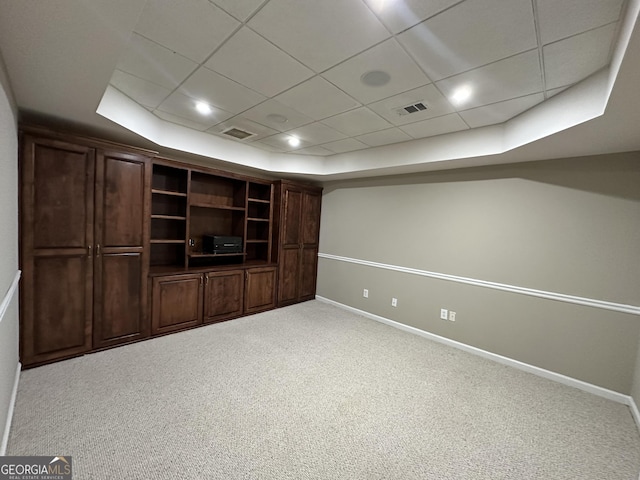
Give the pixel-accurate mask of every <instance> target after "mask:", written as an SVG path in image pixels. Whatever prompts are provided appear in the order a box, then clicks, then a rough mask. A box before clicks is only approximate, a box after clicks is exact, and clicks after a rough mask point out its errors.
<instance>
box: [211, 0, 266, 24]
mask: <svg viewBox="0 0 640 480" xmlns="http://www.w3.org/2000/svg"><path fill="white" fill-rule="evenodd" d="M213 3H215V4H216V5H218V6H219V7H220V8H222V9H223V10H225V11H226V12H227V13H229V14H231V15H233V16H234V17H236V18H237V19H238V20H240V21H241V22H244V21H245V20H246V19H247V18H249V16H250V15H251V14H252V13H253V12H255V11H256V10H257V9H258V7H259V6H260V5H262V4H263V3H264V0H213Z"/></svg>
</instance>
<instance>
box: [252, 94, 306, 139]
mask: <svg viewBox="0 0 640 480" xmlns="http://www.w3.org/2000/svg"><path fill="white" fill-rule="evenodd" d="M242 116H243V117H244V118H247V119H249V120H252V121H254V122H257V123H260V124H262V125H265V126H267V127H271V128H273V129H275V130H278V131H279V132H286V131H287V130H291V129H294V128H298V127H301V126H302V125H306V124H308V123H313V119H312V118H309V117H307V116H306V115H303V114H301V113H300V112H297V111H296V110H293V109H292V108H289V107H287V106H285V105H282V104H281V103H279V102H276V101H275V100H273V99H272V100H267V101H266V102H263V103H261V104H260V105H256V106H255V107H253V108H251V109H249V110H247V111H246V112H244V113H243V114H242ZM278 116H279V117H282V118H284V119H285V121H284V122H283V121H280V120H281V119H280V118H277V117H278Z"/></svg>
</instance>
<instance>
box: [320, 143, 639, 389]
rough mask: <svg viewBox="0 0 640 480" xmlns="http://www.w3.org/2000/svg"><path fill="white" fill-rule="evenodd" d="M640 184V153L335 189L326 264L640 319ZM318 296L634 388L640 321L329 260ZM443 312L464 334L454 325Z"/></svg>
mask: <svg viewBox="0 0 640 480" xmlns="http://www.w3.org/2000/svg"><path fill="white" fill-rule="evenodd" d="M639 185H640V153H638V152H636V153H629V154H618V155H608V156H601V157H588V158H578V159H565V160H553V161H547V162H532V163H526V164H517V165H507V166H496V167H483V168H477V169H467V170H459V171H448V172H434V173H425V174H419V175H410V176H400V177H387V178H377V179H368V180H367V179H364V180H352V181H344V182H335V183H328V184H326V185H325V191H324V197H323V205H322V223H321V235H320V252H321V253H325V254H331V255H338V256H344V257H350V258H356V259H361V260H368V261H373V262H379V263H384V264H391V265H396V266H401V267H409V268H415V269H420V270H426V271H431V272H437V273H443V274H448V275H456V276H461V277H469V278H473V279H478V280H483V281H490V282H498V283H502V284H508V285H514V286H518V287H525V288H530V289H537V290H545V291H551V292H557V293H561V294H568V295H574V296H580V297H587V298H592V299H596V300H601V301H606V302H615V303H621V304H629V305H635V306H640V289H639V288H638V285H640V255H638V249H639V245H640V187H638V186H639ZM364 288H368V289H369V294H370V296H369V299H364V298H363V297H362V290H363V289H364ZM318 295H320V296H323V297H326V298H329V299H331V300H335V301H337V302H340V303H343V304H346V305H349V306H352V307H355V308H359V309H362V310H365V311H367V312H370V313H374V314H377V315H381V316H383V317H386V318H390V319H392V320H395V321H398V322H401V323H404V324H407V325H411V326H414V327H417V328H420V329H423V330H426V331H429V332H432V333H435V334H438V335H442V336H445V337H448V338H451V339H453V340H457V341H460V342H463V343H466V344H469V345H472V346H475V347H478V348H482V349H485V350H488V351H490V352H494V353H497V354H500V355H504V356H507V357H511V358H513V359H516V360H519V361H522V362H526V363H529V364H532V365H535V366H538V367H541V368H545V369H548V370H551V371H554V372H558V373H561V374H564V375H568V376H570V377H574V378H577V379H580V380H583V381H586V382H589V383H593V384H595V385H599V386H602V387H605V388H609V389H612V390H615V391H618V392H621V393H624V394H629V393H630V392H631V389H632V383H633V379H634V371H635V368H636V357H637V351H638V338H639V335H640V317H639V316H637V315H632V314H628V313H619V312H613V311H609V310H604V309H600V308H594V307H586V306H580V305H573V304H569V303H563V302H559V301H554V300H547V299H541V298H535V297H531V296H526V295H521V294H517V293H511V292H504V291H498V290H491V289H487V288H483V287H478V286H472V285H463V284H460V283H454V282H449V281H444V280H439V279H433V278H426V277H421V276H416V275H411V274H408V273H401V272H395V271H389V270H384V269H380V268H375V267H369V266H363V265H357V264H351V263H345V262H340V261H337V260H334V259H327V258H321V259H320V263H319V273H318ZM392 297H396V298H398V307H397V308H393V307H391V298H392ZM440 308H447V309H450V310H454V311H456V313H457V321H456V322H455V323H454V322H447V321H443V320H440V319H439V314H440ZM639 375H640V374H639ZM637 383H638V384H639V387H638V390H640V381H639V382H637ZM639 393H640V392H639Z"/></svg>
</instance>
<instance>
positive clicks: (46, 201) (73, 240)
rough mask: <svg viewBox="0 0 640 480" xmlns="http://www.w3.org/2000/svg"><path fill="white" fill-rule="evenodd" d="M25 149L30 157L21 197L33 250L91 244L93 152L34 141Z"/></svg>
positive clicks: (59, 143) (71, 146) (70, 145)
mask: <svg viewBox="0 0 640 480" xmlns="http://www.w3.org/2000/svg"><path fill="white" fill-rule="evenodd" d="M26 150H27V152H26V153H27V155H30V158H27V159H26V162H25V165H24V166H23V168H24V175H25V177H26V178H25V180H26V182H25V183H27V184H28V185H24V183H23V186H26V187H27V188H26V189H25V191H24V192H23V195H25V198H24V200H25V201H27V202H29V203H30V204H31V208H32V210H31V212H29V213H31V215H28V217H30V218H26V220H27V222H28V223H29V224H30V225H31V228H32V230H31V232H29V233H30V234H31V235H30V239H31V240H32V241H33V243H32V246H33V248H35V249H42V248H65V247H66V248H71V247H76V248H86V247H87V246H88V245H91V242H92V239H91V238H90V236H91V233H90V232H91V226H92V225H93V175H94V161H93V159H94V152H93V150H92V149H89V148H85V147H81V146H77V145H72V144H66V143H62V142H54V141H46V140H42V141H41V140H39V141H37V142H36V141H34V142H33V143H30V144H28V147H27V149H26ZM27 197H30V198H27ZM88 237H89V238H88Z"/></svg>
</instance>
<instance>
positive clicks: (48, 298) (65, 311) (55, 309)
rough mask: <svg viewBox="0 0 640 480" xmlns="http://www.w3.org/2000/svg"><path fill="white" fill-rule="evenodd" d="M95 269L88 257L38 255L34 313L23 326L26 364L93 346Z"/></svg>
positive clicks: (30, 306) (34, 272)
mask: <svg viewBox="0 0 640 480" xmlns="http://www.w3.org/2000/svg"><path fill="white" fill-rule="evenodd" d="M91 270H92V268H91V262H90V261H88V259H87V257H86V256H68V257H65V256H60V257H36V258H35V261H34V271H33V289H34V292H33V293H34V295H33V297H32V302H33V303H32V305H29V306H28V307H27V308H31V309H32V315H29V316H28V317H26V318H25V320H26V321H25V323H24V325H23V327H24V332H23V333H24V339H25V341H24V344H23V346H24V363H25V364H32V363H37V362H40V361H46V360H49V359H52V358H57V357H64V356H68V355H74V354H78V353H82V352H85V351H88V350H89V349H90V348H91V317H92V316H91V307H92V292H91V285H92V284H91V276H92V271H91Z"/></svg>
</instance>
